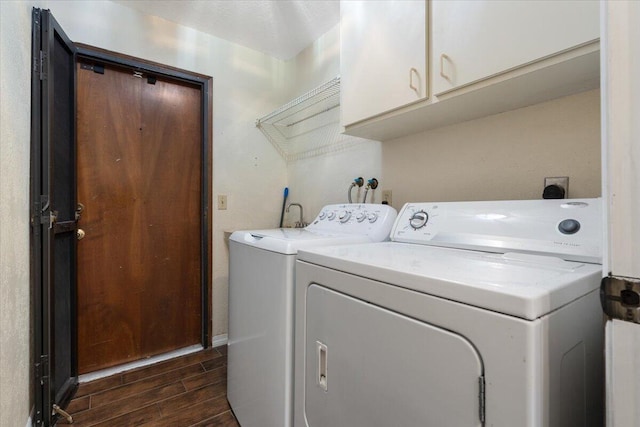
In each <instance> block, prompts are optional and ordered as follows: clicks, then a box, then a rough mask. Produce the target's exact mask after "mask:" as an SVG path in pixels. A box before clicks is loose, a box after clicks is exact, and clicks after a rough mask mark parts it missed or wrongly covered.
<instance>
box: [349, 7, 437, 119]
mask: <svg viewBox="0 0 640 427" xmlns="http://www.w3.org/2000/svg"><path fill="white" fill-rule="evenodd" d="M426 17H427V7H426V1H341V2H340V18H341V22H340V40H341V41H340V43H341V51H340V72H341V80H342V88H341V92H342V94H341V105H342V125H343V126H346V125H349V124H352V123H355V122H358V121H361V120H364V119H367V118H370V117H373V116H376V115H378V114H381V113H384V112H387V111H389V110H393V109H395V108H398V107H401V106H404V105H407V104H409V103H412V102H415V101H418V100H421V99H424V98H426V97H427V94H428V88H427V76H428V74H427V47H426V39H427V36H426V30H427V25H426V23H427V19H426Z"/></svg>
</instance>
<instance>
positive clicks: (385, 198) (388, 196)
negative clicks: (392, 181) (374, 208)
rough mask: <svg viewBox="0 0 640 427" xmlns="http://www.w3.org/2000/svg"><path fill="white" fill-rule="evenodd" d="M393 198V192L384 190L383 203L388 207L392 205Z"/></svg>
mask: <svg viewBox="0 0 640 427" xmlns="http://www.w3.org/2000/svg"><path fill="white" fill-rule="evenodd" d="M391 196H392V193H391V190H382V201H383V202H387V204H388V205H391V204H392V200H391Z"/></svg>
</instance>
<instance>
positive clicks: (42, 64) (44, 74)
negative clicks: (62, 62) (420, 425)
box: [38, 51, 47, 80]
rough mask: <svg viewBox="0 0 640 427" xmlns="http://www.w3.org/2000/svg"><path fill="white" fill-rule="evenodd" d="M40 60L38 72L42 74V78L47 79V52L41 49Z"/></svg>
mask: <svg viewBox="0 0 640 427" xmlns="http://www.w3.org/2000/svg"><path fill="white" fill-rule="evenodd" d="M39 59H40V60H39V61H38V73H39V74H40V80H46V79H47V70H46V62H47V54H46V53H44V52H43V51H40V58H39Z"/></svg>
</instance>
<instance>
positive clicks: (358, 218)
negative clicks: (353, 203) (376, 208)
mask: <svg viewBox="0 0 640 427" xmlns="http://www.w3.org/2000/svg"><path fill="white" fill-rule="evenodd" d="M365 218H367V214H366V213H364V212H360V213H358V215H356V221H358V222H362V221H364V220H365Z"/></svg>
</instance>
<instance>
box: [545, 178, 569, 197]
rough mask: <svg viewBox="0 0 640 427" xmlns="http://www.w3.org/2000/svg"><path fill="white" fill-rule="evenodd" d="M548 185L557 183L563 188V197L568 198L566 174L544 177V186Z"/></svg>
mask: <svg viewBox="0 0 640 427" xmlns="http://www.w3.org/2000/svg"><path fill="white" fill-rule="evenodd" d="M550 185H557V186H558V187H562V188H563V189H564V198H565V199H568V198H569V177H568V176H554V177H546V178H545V179H544V187H545V188H547V187H548V186H550Z"/></svg>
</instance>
